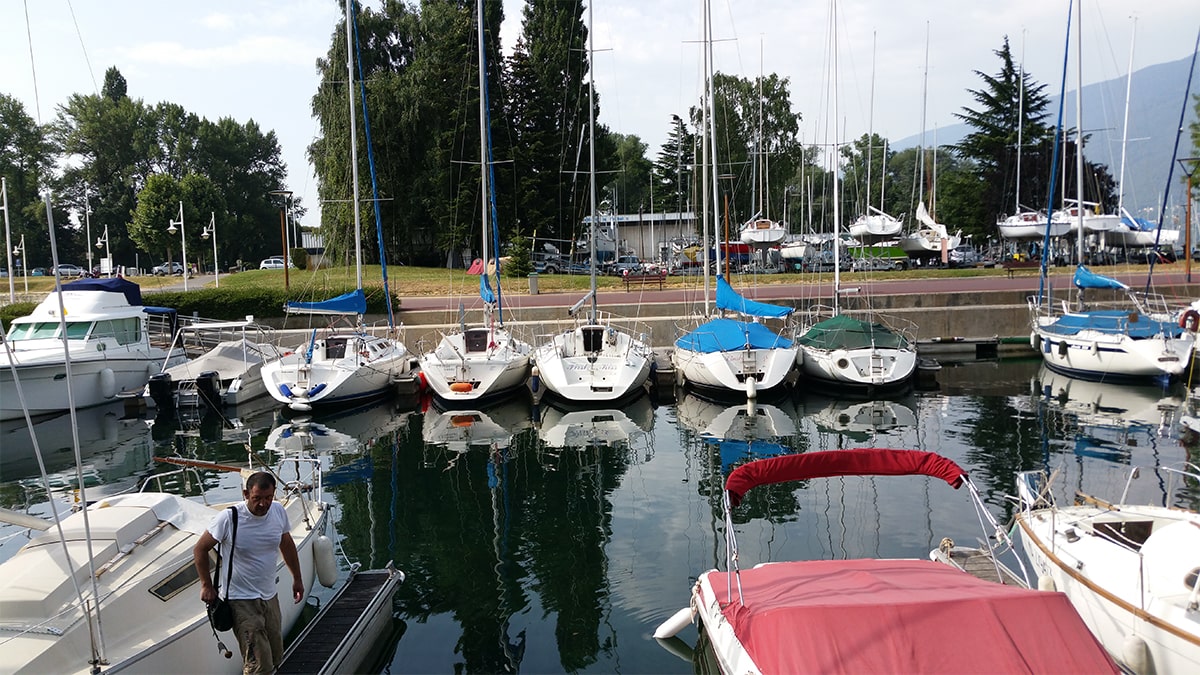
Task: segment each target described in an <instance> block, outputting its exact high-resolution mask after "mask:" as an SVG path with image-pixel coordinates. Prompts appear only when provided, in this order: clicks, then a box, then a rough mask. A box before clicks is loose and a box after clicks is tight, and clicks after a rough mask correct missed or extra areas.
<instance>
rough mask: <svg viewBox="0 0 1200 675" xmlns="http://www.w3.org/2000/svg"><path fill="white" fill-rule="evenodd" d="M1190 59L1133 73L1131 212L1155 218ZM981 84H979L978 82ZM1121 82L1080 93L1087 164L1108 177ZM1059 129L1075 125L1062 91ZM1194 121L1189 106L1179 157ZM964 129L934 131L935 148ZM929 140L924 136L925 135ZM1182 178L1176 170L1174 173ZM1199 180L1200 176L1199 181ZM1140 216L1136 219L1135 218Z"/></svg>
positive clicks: (1070, 100) (1121, 113)
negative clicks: (1103, 169) (1103, 167)
mask: <svg viewBox="0 0 1200 675" xmlns="http://www.w3.org/2000/svg"><path fill="white" fill-rule="evenodd" d="M1191 62H1192V59H1191V57H1190V56H1188V57H1185V58H1182V59H1180V60H1178V61H1172V62H1170V63H1159V64H1156V65H1153V66H1146V67H1145V68H1142V69H1140V70H1136V71H1134V73H1133V86H1132V95H1131V96H1130V103H1129V143H1128V150H1127V152H1126V166H1125V205H1126V207H1127V208H1128V209H1129V210H1130V212H1133V213H1137V211H1138V210H1141V209H1150V210H1151V211H1153V217H1154V218H1157V217H1158V208H1159V202H1160V201H1161V197H1162V194H1163V190H1164V188H1165V187H1166V183H1167V171H1168V170H1169V169H1170V166H1171V157H1172V154H1173V152H1174V148H1175V133H1176V131H1177V128H1176V125H1177V124H1178V123H1179V110H1180V106H1181V105H1182V104H1183V98H1182V96H1183V88H1184V86H1186V84H1187V76H1188V66H1190V65H1191ZM980 84H981V85H982V82H981V83H980ZM1046 84H1048V85H1049V86H1047V87H1046V89H1047V91H1048V92H1050V91H1054V92H1055V95H1053V96H1051V98H1050V105H1049V106H1047V110H1048V111H1049V117H1048V118H1047V122H1048V124H1051V125H1052V124H1054V121H1055V119H1054V118H1055V117H1057V115H1058V96H1057V93H1056V92H1057V85H1055V84H1052V83H1046ZM1125 86H1126V81H1125V78H1124V77H1121V78H1117V79H1113V80H1107V81H1105V82H1097V83H1096V84H1091V85H1088V86H1086V87H1084V88H1083V128H1084V130H1085V133H1089V134H1090V135H1091V139H1090V141H1089V142H1088V145H1087V148H1086V152H1087V158H1088V159H1089V160H1090V161H1094V162H1098V163H1103V164H1107V165H1108V167H1109V172H1110V173H1112V175H1113V178H1120V173H1121V130H1122V126H1123V124H1124V117H1125ZM1197 88H1200V77H1194V78H1193V80H1192V90H1193V92H1195V91H1196V90H1197ZM1063 116H1064V120H1063V126H1065V127H1067V128H1071V127H1074V126H1075V92H1073V91H1070V92H1067V96H1066V105H1065V106H1064V108H1063ZM1195 120H1196V115H1195V105H1194V104H1193V103H1189V105H1188V112H1187V116H1186V117H1185V118H1184V130H1185V131H1184V135H1183V138H1182V139H1181V140H1180V156H1181V157H1188V156H1190V155H1191V154H1192V151H1191V139H1190V136H1189V135H1188V134H1187V131H1186V130H1187V126H1188V125H1190V124H1191V123H1192V122H1194V121H1195ZM968 130H969V129H968V127H967V125H965V124H956V125H954V126H950V127H939V128H938V130H937V135H938V144H939V145H953V144H955V143H958V142H959V141H960V140H962V138H963V137H964V136H965V135H966V134H967V132H968ZM927 138H928V136H927ZM920 142H921V137H920V135H919V134H918V135H914V136H910V137H908V138H904V139H901V140H899V141H895V142H893V143H892V147H893V148H894V149H896V150H903V149H906V148H912V147H916V146H917V145H918V144H919V143H920ZM1174 175H1175V177H1176V179H1178V177H1179V176H1180V175H1181V174H1180V171H1179V167H1178V165H1177V166H1176V167H1175V173H1174ZM1198 177H1200V176H1198ZM1171 202H1172V203H1173V204H1175V203H1179V204H1182V203H1183V190H1182V188H1181V186H1180V184H1179V183H1178V182H1177V183H1175V184H1174V185H1172V186H1171ZM1139 215H1141V214H1139Z"/></svg>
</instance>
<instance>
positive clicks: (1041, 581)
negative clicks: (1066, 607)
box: [1038, 574, 1054, 591]
mask: <svg viewBox="0 0 1200 675" xmlns="http://www.w3.org/2000/svg"><path fill="white" fill-rule="evenodd" d="M1038 590H1039V591H1053V590H1054V579H1053V578H1051V577H1050V575H1049V574H1043V575H1042V576H1040V577H1038Z"/></svg>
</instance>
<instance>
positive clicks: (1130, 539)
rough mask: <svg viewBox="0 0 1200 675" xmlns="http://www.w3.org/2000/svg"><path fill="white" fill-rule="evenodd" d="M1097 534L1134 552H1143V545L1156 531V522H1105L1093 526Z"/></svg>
mask: <svg viewBox="0 0 1200 675" xmlns="http://www.w3.org/2000/svg"><path fill="white" fill-rule="evenodd" d="M1092 528H1093V529H1094V530H1095V531H1096V534H1098V535H1100V536H1101V537H1104V538H1105V539H1108V540H1109V541H1112V542H1114V543H1116V544H1120V545H1122V546H1127V547H1129V548H1131V549H1133V550H1134V551H1138V550H1141V548H1142V544H1144V543H1146V540H1147V539H1149V538H1150V532H1151V531H1152V530H1153V529H1154V521H1150V520H1118V521H1103V522H1097V523H1094V524H1093V525H1092Z"/></svg>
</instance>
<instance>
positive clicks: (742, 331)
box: [675, 319, 792, 354]
mask: <svg viewBox="0 0 1200 675" xmlns="http://www.w3.org/2000/svg"><path fill="white" fill-rule="evenodd" d="M675 346H676V347H677V348H679V349H687V350H689V351H693V352H700V353H702V354H712V353H715V352H732V351H738V350H741V349H789V348H791V346H792V341H791V340H789V339H787V338H785V337H782V336H780V335H776V334H775V333H774V332H773V331H772V330H771V329H770V328H767V327H766V326H764V325H762V324H761V323H754V322H753V321H737V320H735V319H713V320H711V321H708V322H705V323H702V324H700V325H699V326H697V327H696V329H695V330H693V331H691V332H689V333H687V334H685V335H683V336H682V337H680V338H679V339H678V340H676V341H675Z"/></svg>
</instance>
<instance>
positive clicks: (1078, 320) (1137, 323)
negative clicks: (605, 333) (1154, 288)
mask: <svg viewBox="0 0 1200 675" xmlns="http://www.w3.org/2000/svg"><path fill="white" fill-rule="evenodd" d="M1076 51H1077V58H1078V59H1079V61H1080V62H1079V63H1077V67H1078V70H1079V76H1078V80H1079V81H1082V71H1083V65H1082V58H1081V54H1082V49H1081V48H1080V46H1079V44H1078V40H1077V42H1076ZM1064 72H1065V71H1064ZM1064 80H1065V78H1064ZM1065 87H1066V84H1065V81H1064V84H1063V88H1064V89H1065ZM1080 98H1081V97H1079V96H1076V101H1075V118H1076V120H1075V125H1076V129H1082V128H1083V126H1082V125H1083V104H1082V102H1081V101H1080V100H1079V99H1080ZM1057 129H1059V130H1061V129H1062V118H1061V110H1060V117H1059V120H1058V125H1057ZM1056 133H1057V132H1056ZM1076 142H1077V143H1078V144H1079V148H1078V149H1077V151H1076V153H1075V171H1076V179H1077V180H1076V185H1077V189H1078V191H1079V195H1078V198H1077V200H1076V207H1075V208H1074V209H1073V210H1074V213H1075V217H1076V227H1077V228H1078V230H1079V231H1082V230H1084V209H1082V208H1078V207H1079V205H1081V204H1083V196H1082V195H1083V187H1082V186H1083V147H1082V143H1083V140H1082V138H1079V139H1077V141H1076ZM1056 157H1057V155H1056ZM1054 174H1055V172H1054V171H1052V172H1051V183H1050V186H1051V193H1052V194H1053V187H1054ZM1077 243H1078V246H1079V250H1078V255H1079V260H1080V262H1079V263H1078V264H1077V265H1076V268H1075V274H1074V277H1073V280H1072V281H1073V283H1074V286H1075V288H1076V295H1075V298H1074V303H1068V302H1067V301H1062V302H1061V304H1060V303H1059V301H1058V300H1056V299H1055V298H1054V297H1053V295H1052V293H1051V292H1050V290H1049V288H1048V281H1047V279H1046V268H1047V264H1046V260H1045V256H1046V255H1048V251H1045V250H1043V262H1042V267H1041V269H1042V277H1041V283H1040V286H1039V289H1038V294H1037V295H1035V296H1031V297H1030V298H1029V310H1030V318H1031V320H1030V323H1031V333H1030V344H1031V345H1032V346H1033V348H1034V349H1035V350H1036V351H1037V352H1038V353H1040V354H1041V355H1042V359H1043V361H1044V362H1045V364H1046V366H1047V367H1048V368H1050V369H1051V370H1053V371H1055V372H1058V373H1062V374H1065V375H1070V376H1072V377H1078V378H1080V379H1091V380H1106V381H1139V380H1141V381H1146V380H1153V379H1157V378H1162V377H1177V376H1179V375H1182V374H1183V372H1184V371H1185V369H1186V368H1187V366H1188V364H1189V363H1191V357H1192V350H1193V347H1194V345H1195V342H1196V333H1195V328H1196V326H1197V322H1188V321H1181V320H1180V318H1179V316H1178V313H1176V312H1173V311H1172V310H1171V308H1170V306H1169V305H1168V303H1167V301H1166V299H1165V298H1164V297H1163V296H1162V295H1159V294H1157V293H1150V292H1137V291H1134V290H1132V289H1130V288H1129V286H1128V285H1126V284H1125V283H1123V282H1121V281H1118V280H1116V279H1112V278H1109V277H1106V276H1102V275H1100V274H1096V273H1095V272H1092V271H1091V270H1090V269H1088V268H1087V267H1086V266H1084V265H1083V263H1082V260H1083V237H1077ZM1044 248H1045V247H1043V249H1044ZM1088 292H1092V293H1094V294H1096V295H1100V296H1102V299H1103V301H1102V302H1093V303H1091V304H1089V303H1088V302H1087V301H1086V300H1085V294H1086V293H1088ZM1122 296H1123V297H1122Z"/></svg>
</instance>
